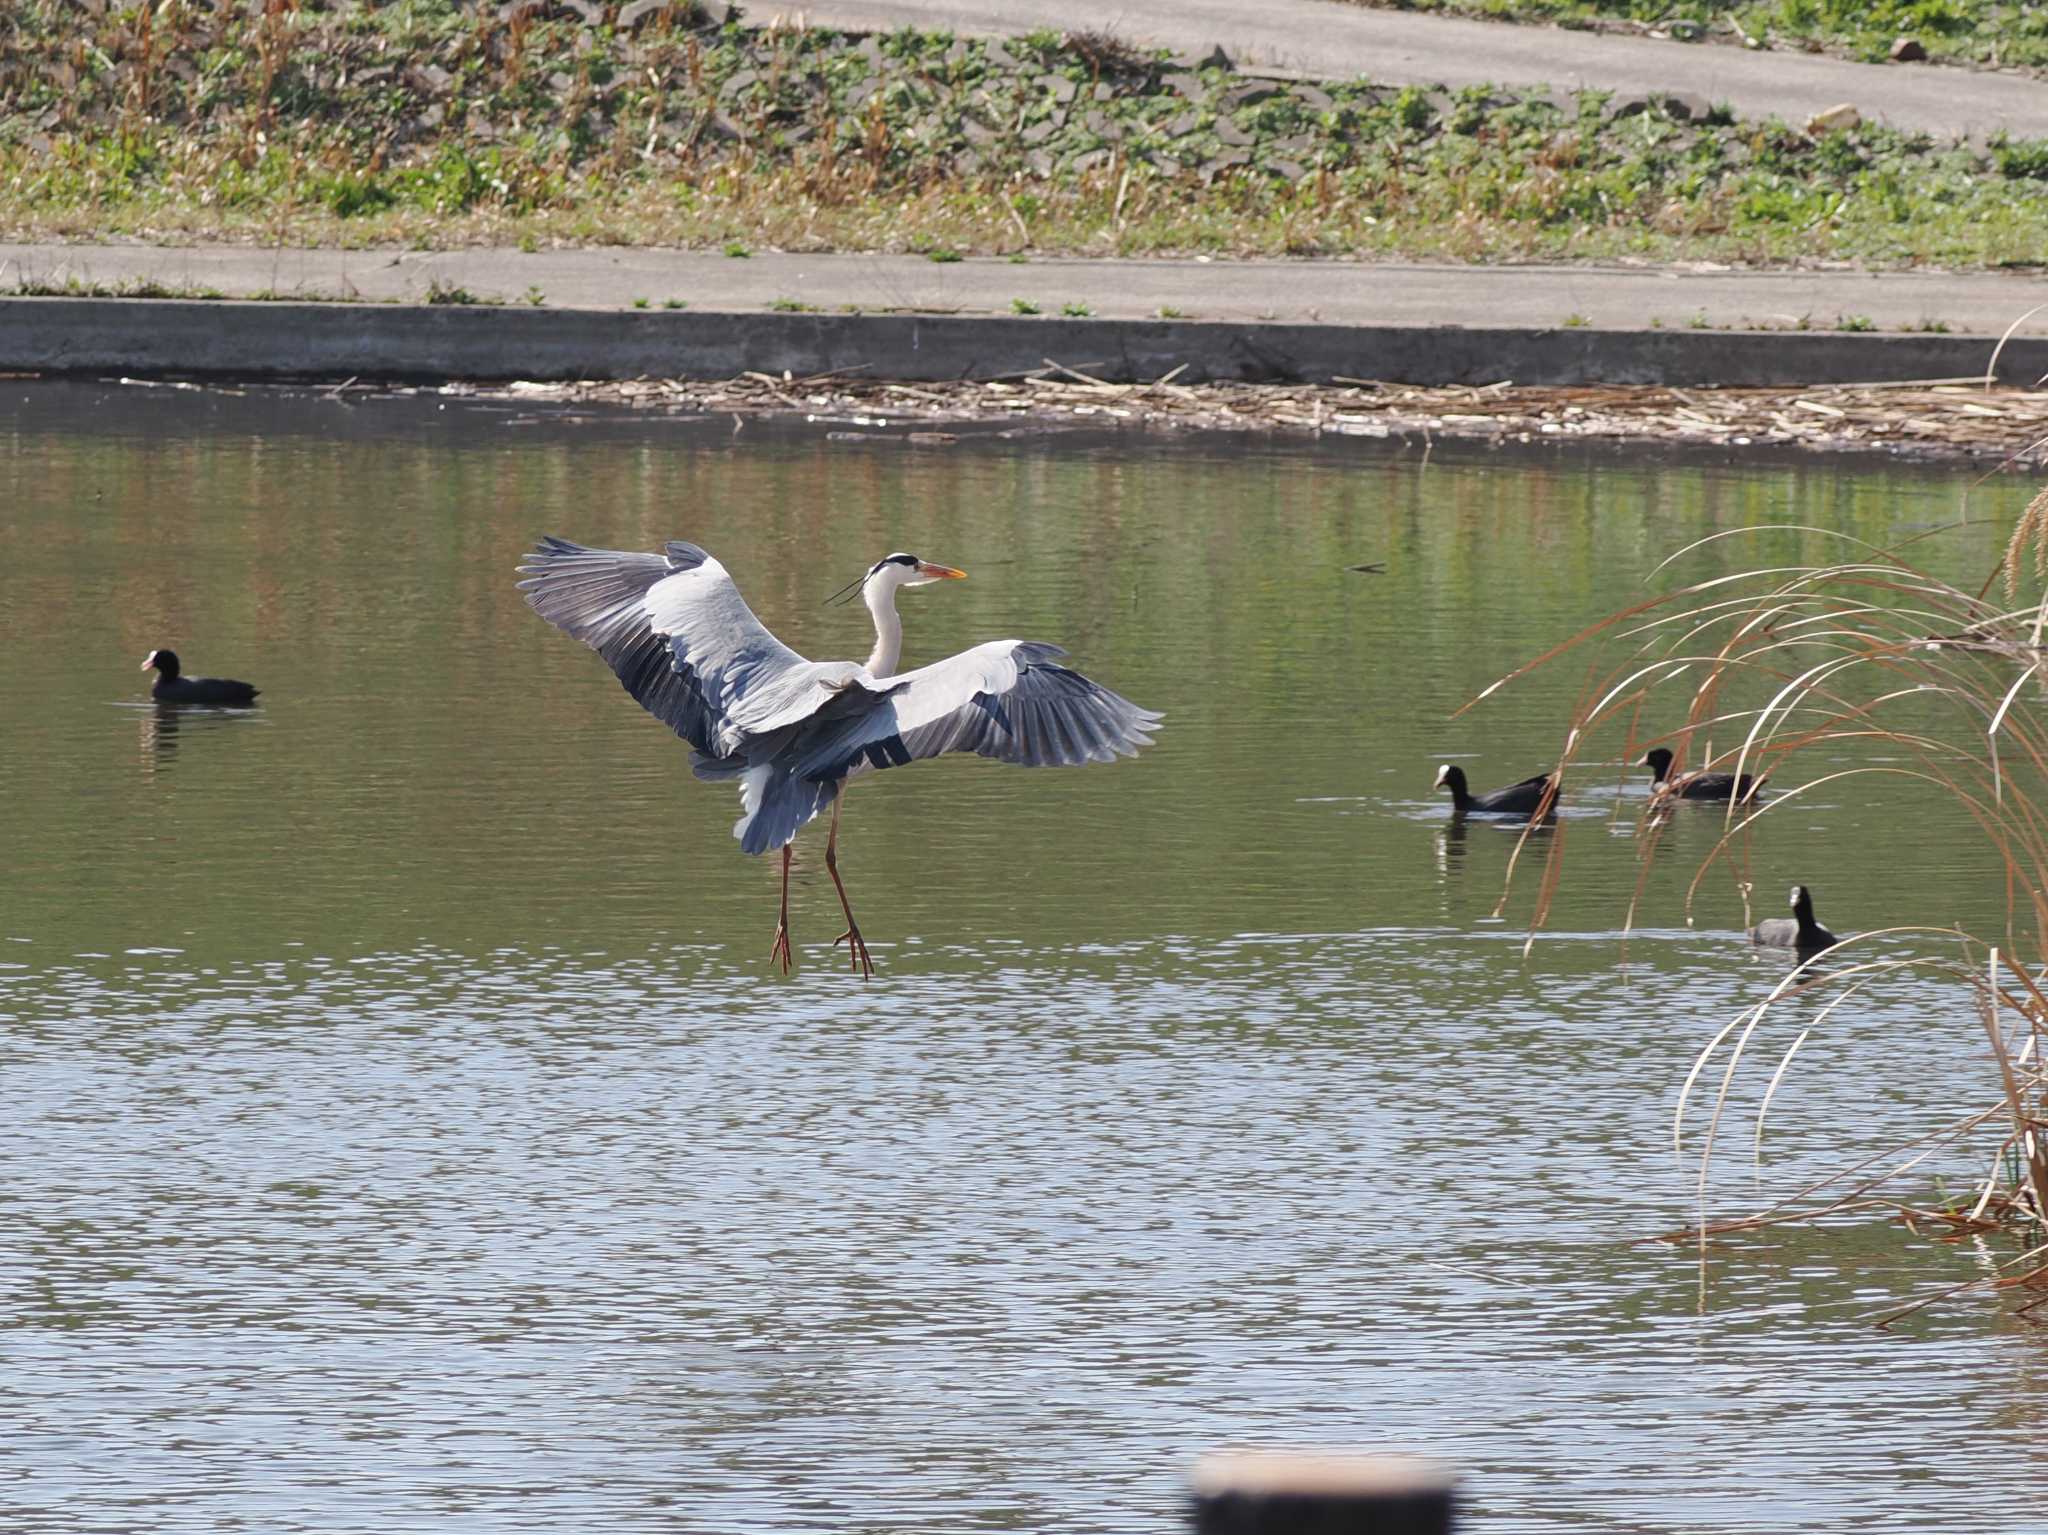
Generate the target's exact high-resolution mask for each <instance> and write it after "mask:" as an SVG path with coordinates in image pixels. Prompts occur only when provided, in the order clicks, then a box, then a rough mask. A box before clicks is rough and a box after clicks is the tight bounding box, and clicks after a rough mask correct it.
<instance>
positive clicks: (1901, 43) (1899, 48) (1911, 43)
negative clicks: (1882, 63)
mask: <svg viewBox="0 0 2048 1535" xmlns="http://www.w3.org/2000/svg"><path fill="white" fill-rule="evenodd" d="M1926 57H1927V50H1926V49H1925V48H1922V47H1921V46H1920V43H1919V41H1918V39H1916V38H1911V37H1902V38H1900V39H1899V40H1898V41H1897V42H1895V43H1893V44H1892V62H1893V63H1894V64H1917V63H1919V62H1920V61H1921V60H1922V59H1924V58H1926Z"/></svg>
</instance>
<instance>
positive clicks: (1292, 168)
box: [1266, 160, 1308, 181]
mask: <svg viewBox="0 0 2048 1535" xmlns="http://www.w3.org/2000/svg"><path fill="white" fill-rule="evenodd" d="M1266 169H1267V170H1268V171H1270V172H1271V173H1272V174H1273V175H1275V176H1278V177H1281V178H1282V179H1283V180H1286V181H1299V180H1301V178H1302V177H1304V176H1306V175H1307V174H1308V169H1307V167H1305V166H1303V165H1302V163H1301V162H1300V161H1299V160H1268V161H1267V162H1266Z"/></svg>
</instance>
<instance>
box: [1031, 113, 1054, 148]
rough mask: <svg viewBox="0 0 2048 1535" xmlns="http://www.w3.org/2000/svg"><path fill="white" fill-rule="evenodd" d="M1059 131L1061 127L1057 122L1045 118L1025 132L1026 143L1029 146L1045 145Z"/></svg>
mask: <svg viewBox="0 0 2048 1535" xmlns="http://www.w3.org/2000/svg"><path fill="white" fill-rule="evenodd" d="M1059 131H1060V125H1059V124H1058V123H1057V122H1055V121H1054V120H1053V119H1052V118H1050V117H1047V118H1043V119H1041V120H1040V121H1038V122H1035V123H1033V124H1032V125H1031V126H1030V127H1029V128H1026V129H1025V130H1024V142H1025V143H1027V144H1043V143H1044V142H1045V141H1046V140H1047V139H1049V138H1051V137H1052V136H1053V135H1054V134H1055V133H1058V132H1059Z"/></svg>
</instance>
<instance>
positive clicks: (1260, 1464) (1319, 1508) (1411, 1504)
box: [1189, 1450, 1454, 1535]
mask: <svg viewBox="0 0 2048 1535" xmlns="http://www.w3.org/2000/svg"><path fill="white" fill-rule="evenodd" d="M1189 1481H1190V1482H1191V1483H1192V1484H1193V1487H1194V1504H1193V1516H1194V1528H1195V1532H1196V1535H1447V1532H1448V1531H1449V1530H1450V1528H1451V1489H1452V1484H1453V1481H1454V1478H1453V1477H1452V1475H1451V1470H1450V1467H1448V1466H1446V1465H1444V1464H1442V1463H1441V1462H1439V1461H1433V1460H1424V1459H1422V1458H1421V1457H1420V1456H1414V1455H1368V1454H1363V1453H1357V1452H1352V1451H1345V1450H1224V1451H1218V1452H1217V1453H1215V1454H1212V1455H1205V1456H1203V1457H1202V1458H1201V1459H1200V1460H1199V1461H1197V1462H1196V1463H1195V1469H1194V1471H1193V1472H1192V1473H1191V1474H1190V1476H1189Z"/></svg>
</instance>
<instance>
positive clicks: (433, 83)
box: [405, 64, 455, 96]
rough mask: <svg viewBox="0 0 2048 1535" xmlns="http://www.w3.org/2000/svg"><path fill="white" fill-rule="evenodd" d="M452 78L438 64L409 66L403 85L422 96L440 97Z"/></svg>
mask: <svg viewBox="0 0 2048 1535" xmlns="http://www.w3.org/2000/svg"><path fill="white" fill-rule="evenodd" d="M454 78H455V77H454V76H453V75H451V74H449V73H448V71H447V70H445V69H443V68H442V67H441V66H440V65H438V64H411V65H407V66H406V71H405V83H406V84H407V85H409V86H411V87H412V88H413V89H414V90H416V91H418V92H419V93H420V94H421V95H422V96H438V95H440V94H441V93H442V92H443V91H445V90H447V89H448V82H449V81H451V80H453V79H454Z"/></svg>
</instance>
